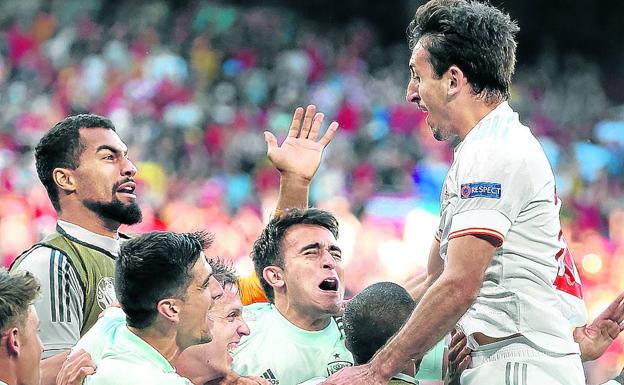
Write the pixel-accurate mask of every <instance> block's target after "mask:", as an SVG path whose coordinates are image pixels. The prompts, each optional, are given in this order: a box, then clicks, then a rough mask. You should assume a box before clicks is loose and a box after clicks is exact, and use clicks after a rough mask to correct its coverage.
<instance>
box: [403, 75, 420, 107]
mask: <svg viewBox="0 0 624 385" xmlns="http://www.w3.org/2000/svg"><path fill="white" fill-rule="evenodd" d="M405 100H406V101H407V102H408V103H418V101H419V100H420V95H419V94H418V82H417V81H416V80H414V79H411V80H410V82H409V83H408V85H407V90H406V91H405Z"/></svg>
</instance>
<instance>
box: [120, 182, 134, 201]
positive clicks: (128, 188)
mask: <svg viewBox="0 0 624 385" xmlns="http://www.w3.org/2000/svg"><path fill="white" fill-rule="evenodd" d="M135 189H136V184H135V183H134V182H126V183H124V184H122V185H120V186H119V187H118V188H117V192H118V193H122V194H128V195H131V196H133V197H135V198H136V195H134V190H135Z"/></svg>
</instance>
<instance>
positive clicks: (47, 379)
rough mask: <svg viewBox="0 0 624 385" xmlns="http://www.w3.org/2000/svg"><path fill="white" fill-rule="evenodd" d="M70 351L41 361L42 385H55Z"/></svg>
mask: <svg viewBox="0 0 624 385" xmlns="http://www.w3.org/2000/svg"><path fill="white" fill-rule="evenodd" d="M68 354H69V351H66V352H64V353H59V354H56V355H54V356H52V357H49V358H46V359H44V360H41V385H55V384H56V376H57V374H58V373H59V371H60V370H61V367H62V366H63V362H65V360H66V359H67V355H68Z"/></svg>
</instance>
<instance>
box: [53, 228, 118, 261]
mask: <svg viewBox="0 0 624 385" xmlns="http://www.w3.org/2000/svg"><path fill="white" fill-rule="evenodd" d="M57 225H58V226H59V227H60V228H61V229H63V231H65V232H66V233H67V234H68V235H69V236H71V237H73V238H76V239H78V240H80V241H82V242H85V243H88V244H90V245H93V246H96V247H99V248H100V249H104V250H106V251H108V252H109V253H111V254H112V255H114V256H115V257H117V256H118V255H119V235H116V236H115V238H111V237H107V236H104V235H100V234H96V233H94V232H91V231H89V230H87V229H85V228H84V227H80V226H78V225H76V224H73V223H69V222H66V221H62V220H60V219H59V220H58V221H57Z"/></svg>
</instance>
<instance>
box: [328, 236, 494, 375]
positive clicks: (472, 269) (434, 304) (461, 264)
mask: <svg viewBox="0 0 624 385" xmlns="http://www.w3.org/2000/svg"><path fill="white" fill-rule="evenodd" d="M494 251H495V246H493V245H492V244H491V243H490V242H488V241H486V240H484V239H482V238H479V237H476V236H473V235H466V236H463V237H459V238H455V239H452V240H451V241H449V249H448V263H447V266H446V267H445V269H444V271H443V272H442V274H441V275H440V277H439V278H438V279H437V280H436V281H435V282H434V283H433V285H432V286H431V287H430V288H429V290H427V292H426V293H425V295H424V296H423V297H422V300H421V301H420V303H419V304H418V306H416V309H414V311H413V312H412V315H411V316H410V318H409V320H408V321H407V323H406V324H405V325H404V326H403V327H402V328H401V330H399V332H398V333H397V334H396V335H395V336H394V337H392V338H391V339H390V341H389V342H388V343H387V344H386V345H385V346H384V347H383V348H382V349H381V350H380V351H379V352H377V354H375V356H374V357H373V358H372V360H371V361H370V362H369V363H368V364H365V365H361V366H355V367H351V368H346V369H342V370H341V371H340V372H338V373H336V374H334V375H332V376H331V377H330V378H329V379H328V380H327V381H326V382H325V383H324V384H326V385H330V384H331V385H347V384H360V385H381V384H386V383H387V382H388V381H389V380H390V379H391V378H392V376H394V375H395V374H396V373H398V372H399V370H400V369H401V368H402V367H403V366H404V365H405V363H406V362H407V361H408V360H410V359H419V358H421V357H422V356H423V355H424V354H425V353H426V352H427V351H428V350H429V349H430V348H431V347H433V345H434V344H435V343H436V342H437V341H439V340H440V339H441V338H442V337H443V336H444V335H445V334H446V333H447V332H448V331H449V330H451V329H452V328H453V326H455V324H456V323H457V321H458V320H459V319H460V318H461V316H462V315H463V314H464V313H465V312H466V311H467V310H468V309H469V308H470V305H471V304H472V302H473V301H474V300H475V299H476V298H477V296H478V294H479V290H480V288H481V286H482V284H483V277H484V275H485V270H486V268H487V266H488V265H489V263H490V261H491V259H492V256H493V255H494Z"/></svg>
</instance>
